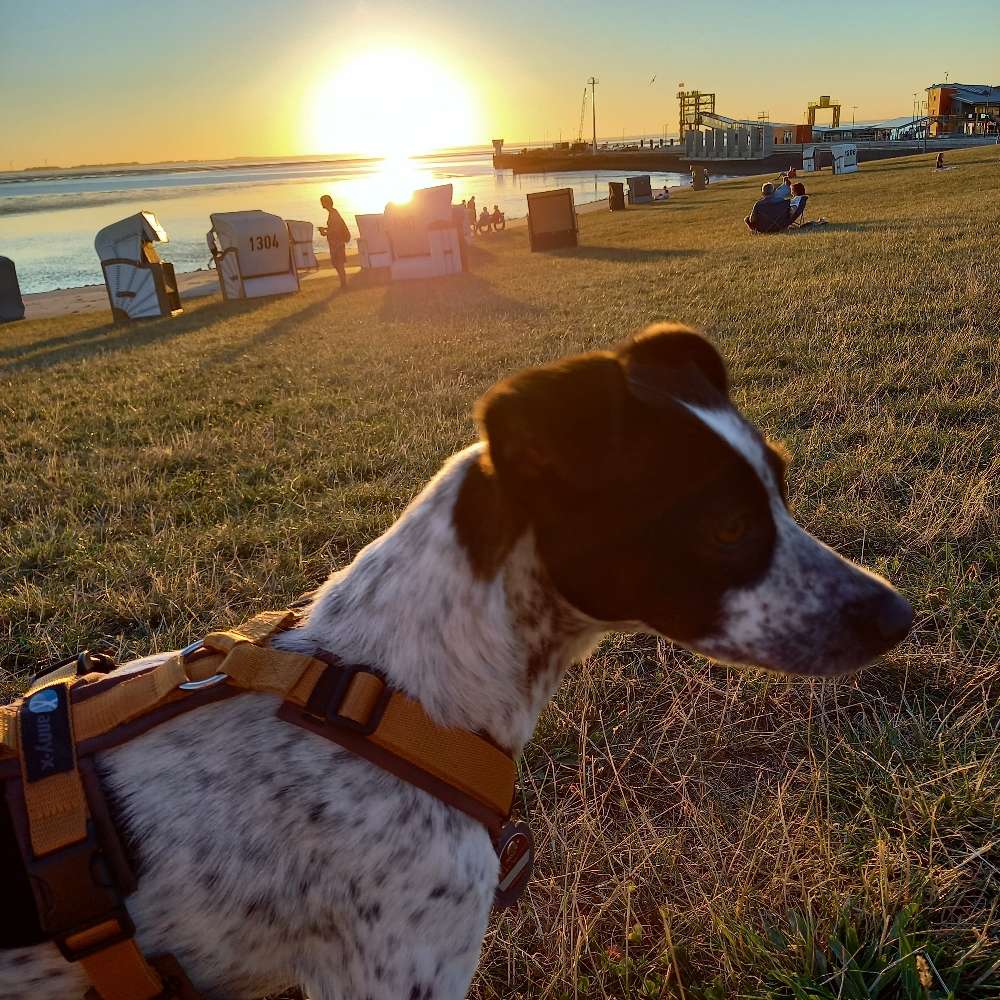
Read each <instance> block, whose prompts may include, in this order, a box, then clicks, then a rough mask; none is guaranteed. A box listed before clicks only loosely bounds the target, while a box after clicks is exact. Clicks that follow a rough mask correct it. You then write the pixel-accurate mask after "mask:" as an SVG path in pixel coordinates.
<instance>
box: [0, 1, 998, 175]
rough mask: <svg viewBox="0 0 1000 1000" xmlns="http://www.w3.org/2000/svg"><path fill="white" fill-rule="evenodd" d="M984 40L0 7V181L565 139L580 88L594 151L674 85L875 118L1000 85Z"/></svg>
mask: <svg viewBox="0 0 1000 1000" xmlns="http://www.w3.org/2000/svg"><path fill="white" fill-rule="evenodd" d="M998 42H1000V3H997V2H996V0H953V2H952V3H950V4H942V3H940V0H935V2H923V0H906V2H904V0H874V2H873V0H841V2H839V3H837V4H829V3H823V4H820V3H816V2H805V3H801V4H798V5H788V4H786V5H782V4H777V3H773V4H760V3H750V2H735V0H717V2H714V3H700V4H694V3H691V2H690V0H686V2H669V3H660V4H657V3H656V2H655V0H644V2H638V0H618V2H616V3H610V2H608V0H577V2H576V3H572V4H570V3H556V2H550V0H532V2H526V0H508V3H506V4H497V3H490V4H486V3H481V2H477V0H423V2H422V3H421V4H419V5H416V4H414V3H413V2H412V0H411V2H406V3H403V2H397V0H385V2H381V0H352V2H339V0H285V2H283V3H280V4H279V3H275V2H272V0H239V2H234V0H214V2H213V0H209V2H205V0H172V2H171V3H169V4H161V3H148V4H147V3H137V2H136V0H102V2H101V3H100V4H86V5H84V4H82V3H79V2H70V0H34V2H28V0H0V95H3V100H2V103H0V170H5V169H8V168H10V167H13V168H14V169H20V168H22V167H26V166H34V165H42V164H43V163H45V162H46V161H47V162H48V164H49V165H62V166H68V165H72V164H79V163H99V162H113V161H132V160H138V161H143V162H149V161H155V160H172V159H210V158H223V157H231V156H243V155H282V154H301V153H313V152H317V153H320V152H354V151H358V152H369V151H376V152H384V151H387V150H393V149H396V148H397V147H398V151H400V152H411V151H415V149H416V148H417V147H419V146H421V145H423V146H438V145H464V144H470V143H482V142H488V141H489V140H490V138H492V137H494V136H497V137H499V136H503V137H505V138H506V139H508V140H509V141H525V140H529V139H530V140H541V139H543V138H545V139H548V140H555V139H557V138H559V137H560V134H561V136H562V138H564V139H568V138H573V137H574V136H575V134H576V131H577V128H578V125H579V118H580V99H581V95H582V91H583V86H584V81H585V80H586V78H587V77H588V76H590V75H591V74H594V75H595V76H597V78H598V79H599V81H600V83H599V85H598V87H597V119H598V121H597V128H598V134H599V135H602V136H613V135H619V134H621V133H622V132H624V133H625V134H628V135H635V134H659V133H662V132H663V131H664V129H665V128H666V130H667V131H669V132H674V131H676V128H677V102H676V98H675V95H676V92H677V85H678V83H679V82H681V81H683V82H684V83H685V84H686V85H687V87H689V88H698V89H701V90H708V91H715V92H716V93H717V95H718V103H717V107H718V110H719V111H720V112H721V113H723V114H727V115H730V116H732V117H756V116H757V114H758V113H759V112H761V111H767V112H769V114H770V116H771V118H772V119H773V120H776V121H790V122H799V121H802V120H803V115H804V111H805V107H806V103H807V102H808V101H809V100H814V99H816V98H817V97H818V96H819V95H820V94H832V95H833V96H834V98H835V99H839V100H840V101H841V102H842V103H843V105H844V117H845V120H846V121H850V119H851V114H852V108H851V105H857V118H858V120H859V121H862V120H875V119H881V118H887V117H892V116H896V115H906V114H909V113H910V111H911V109H912V107H913V96H912V95H913V92H914V91H921V92H922V91H923V89H924V88H925V87H926V86H927V85H929V84H931V83H935V82H940V81H942V80H943V79H944V77H945V73H946V72H947V73H948V74H949V75H950V79H951V80H952V81H959V82H964V83H998V82H1000V80H998V79H997V77H998V76H1000V60H998V58H997V45H998ZM654 77H655V79H653V78H654ZM921 96H923V94H922V93H921ZM589 129H590V109H589V107H588V109H587V124H586V126H585V129H584V133H585V134H587V133H589ZM372 146H377V149H371V148H363V147H372Z"/></svg>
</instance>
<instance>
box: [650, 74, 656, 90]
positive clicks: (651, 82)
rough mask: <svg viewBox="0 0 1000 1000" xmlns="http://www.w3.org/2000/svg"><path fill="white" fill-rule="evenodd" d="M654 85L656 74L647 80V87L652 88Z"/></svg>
mask: <svg viewBox="0 0 1000 1000" xmlns="http://www.w3.org/2000/svg"><path fill="white" fill-rule="evenodd" d="M654 83H656V74H655V73H654V74H653V75H652V76H651V77H650V78H649V85H650V86H651V87H652V86H653V84H654Z"/></svg>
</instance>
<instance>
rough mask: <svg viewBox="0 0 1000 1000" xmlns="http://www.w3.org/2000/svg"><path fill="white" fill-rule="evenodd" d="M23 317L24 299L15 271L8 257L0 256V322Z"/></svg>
mask: <svg viewBox="0 0 1000 1000" xmlns="http://www.w3.org/2000/svg"><path fill="white" fill-rule="evenodd" d="M15 319H24V300H23V299H22V298H21V286H20V285H19V284H18V283H17V271H16V269H15V268H14V262H13V261H12V260H11V259H10V258H9V257H0V323H10V322H12V321H13V320H15Z"/></svg>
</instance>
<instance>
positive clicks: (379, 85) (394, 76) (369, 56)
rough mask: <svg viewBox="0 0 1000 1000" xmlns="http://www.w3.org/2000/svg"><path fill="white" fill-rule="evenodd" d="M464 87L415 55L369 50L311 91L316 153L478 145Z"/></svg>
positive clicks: (400, 153) (397, 153)
mask: <svg viewBox="0 0 1000 1000" xmlns="http://www.w3.org/2000/svg"><path fill="white" fill-rule="evenodd" d="M475 125H476V122H475V115H474V111H473V106H472V100H471V98H470V95H469V92H468V88H467V87H466V86H465V85H464V84H463V83H462V82H461V81H459V80H457V79H455V77H453V76H452V75H451V73H450V72H449V71H448V70H447V69H446V68H445V67H444V66H442V65H440V64H438V63H435V62H432V61H431V60H429V59H426V58H424V57H423V56H421V55H419V54H418V53H416V52H410V51H406V50H401V49H383V50H379V51H373V52H367V53H365V54H364V55H362V56H359V57H358V58H357V59H355V60H354V61H353V62H351V63H349V64H347V65H346V66H344V67H343V68H342V69H341V70H340V71H339V72H338V73H337V74H336V75H335V76H333V77H331V78H329V79H328V80H325V81H324V82H323V83H321V84H320V86H319V87H318V88H317V91H316V97H315V103H314V106H313V119H312V134H311V140H312V142H311V145H312V147H313V148H314V149H315V151H316V152H328V153H334V152H336V153H345V152H355V153H368V154H371V155H374V156H391V157H397V158H400V157H406V156H409V155H411V154H413V153H425V152H430V151H431V150H434V149H441V148H443V147H447V146H460V145H463V144H466V143H471V142H474V141H475V140H476V134H475V132H476V129H475Z"/></svg>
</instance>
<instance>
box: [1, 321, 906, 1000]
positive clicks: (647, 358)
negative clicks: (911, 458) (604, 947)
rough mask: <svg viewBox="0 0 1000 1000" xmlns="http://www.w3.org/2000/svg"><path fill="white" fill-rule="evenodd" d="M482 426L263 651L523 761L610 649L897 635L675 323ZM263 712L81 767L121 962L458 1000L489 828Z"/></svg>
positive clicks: (317, 995)
mask: <svg viewBox="0 0 1000 1000" xmlns="http://www.w3.org/2000/svg"><path fill="white" fill-rule="evenodd" d="M476 415H477V420H478V424H479V427H480V429H481V441H480V442H479V443H477V444H474V445H473V446H471V447H469V448H467V449H466V450H464V451H462V452H460V453H459V454H458V455H456V456H454V457H453V458H452V459H451V460H450V461H448V462H447V463H446V464H445V466H444V468H443V469H442V470H441V471H440V473H439V474H438V475H437V476H436V477H435V478H434V479H433V480H432V481H431V482H430V484H429V485H428V486H427V487H426V488H425V489H424V490H423V491H422V492H421V493H420V494H419V495H418V496H417V497H416V498H415V499H414V500H413V502H412V503H411V504H410V506H409V507H408V508H407V510H406V511H405V512H404V514H403V515H402V516H401V517H400V519H399V520H398V521H397V522H396V524H395V525H394V526H393V527H392V528H391V529H390V530H389V531H387V532H386V533H385V534H384V535H383V536H382V537H381V538H378V539H377V540H376V541H374V542H372V543H371V544H370V545H369V546H368V547H367V548H365V549H364V550H363V551H362V552H361V553H360V554H359V555H358V556H357V558H356V559H355V560H354V562H353V563H352V564H351V565H350V566H348V567H347V568H346V569H343V570H341V571H339V572H336V573H334V574H333V575H332V576H331V577H330V578H329V580H328V581H327V582H326V584H325V585H324V586H323V587H322V588H321V589H320V590H319V591H318V592H317V594H316V595H315V597H314V599H313V601H312V603H311V605H310V606H309V608H308V612H307V614H306V615H305V617H304V620H303V622H302V624H301V625H300V627H297V628H295V629H293V630H291V631H289V632H286V633H283V634H281V635H279V636H278V637H276V638H275V639H274V640H273V643H274V645H275V646H276V647H281V648H284V649H291V650H298V651H302V652H312V651H315V650H317V649H319V648H322V649H326V650H331V651H335V652H336V653H337V654H338V655H339V656H341V657H342V658H344V659H345V660H346V661H348V662H354V663H365V664H371V665H376V666H377V667H378V668H379V669H380V670H382V671H383V672H384V673H385V675H387V677H388V678H389V679H390V681H391V682H392V683H393V684H394V685H395V686H396V687H398V688H399V689H401V690H402V691H404V692H406V693H407V694H409V695H410V696H411V697H412V698H414V699H416V700H417V701H419V702H420V704H421V705H422V706H423V708H424V709H425V710H426V712H427V713H428V714H429V715H430V716H431V717H432V718H433V719H434V720H435V721H437V722H438V723H440V724H443V725H448V726H455V727H461V728H464V729H468V730H472V731H474V732H478V733H482V734H485V735H486V736H488V737H489V738H490V739H491V740H493V741H494V742H495V743H496V744H497V745H498V746H500V747H501V748H503V749H504V750H506V751H508V752H509V753H511V754H512V755H515V756H516V755H518V754H519V753H520V751H521V749H522V748H523V747H524V745H525V743H526V742H527V740H529V739H530V738H531V735H532V732H533V730H534V728H535V724H536V722H537V720H538V717H539V714H540V713H541V711H542V709H543V708H544V707H545V705H546V703H547V702H548V701H549V699H550V698H551V697H552V695H553V693H554V691H555V690H556V687H557V686H558V684H559V682H560V679H561V678H562V676H563V674H564V672H565V671H566V669H567V667H568V666H569V665H570V664H571V663H572V662H574V661H576V660H579V659H581V658H584V657H585V656H586V655H587V654H588V652H589V651H590V650H591V649H593V647H594V646H595V644H596V643H597V642H598V641H599V640H600V639H601V637H602V636H603V635H604V634H605V633H607V632H608V631H609V630H629V631H645V632H655V633H658V634H660V635H662V636H666V637H668V638H670V639H671V640H673V641H675V642H677V643H680V644H682V645H683V646H685V647H687V648H689V649H691V650H695V651H697V652H699V653H702V654H704V655H705V656H708V657H710V658H713V659H716V660H721V661H724V662H726V663H732V664H751V665H757V666H760V667H764V668H766V669H768V670H773V671H780V672H783V673H790V674H801V675H806V676H823V677H825V676H832V675H835V674H840V673H844V672H848V671H853V670H856V669H858V668H860V667H862V666H863V665H864V664H866V663H868V662H869V661H871V660H872V659H874V658H875V657H877V656H879V655H880V654H882V653H884V652H885V651H887V650H888V649H890V648H891V647H893V646H894V645H896V644H897V643H899V642H900V641H901V640H902V639H903V638H904V637H905V635H906V634H907V632H908V630H909V628H910V624H911V619H912V611H911V608H910V606H909V604H908V603H907V602H906V600H905V599H904V598H903V597H902V596H900V595H899V594H898V593H897V592H896V591H895V590H894V589H893V588H892V587H891V586H890V585H889V584H888V583H887V582H886V581H885V580H883V579H881V578H879V577H877V576H874V575H873V574H871V573H869V572H867V571H865V570H864V569H862V568H860V567H859V566H857V565H855V564H853V563H851V562H848V561H847V560H845V559H843V558H841V557H840V556H839V555H837V554H836V553H834V552H833V551H832V550H830V549H829V548H827V547H826V546H824V545H823V544H821V543H820V542H819V541H817V540H816V539H815V538H813V537H812V536H810V535H809V534H807V533H806V532H805V531H804V530H803V529H802V528H800V527H799V526H798V525H797V524H796V522H795V521H794V520H793V518H792V515H791V513H790V512H789V509H788V505H787V494H786V486H785V469H786V460H785V455H784V454H783V452H782V450H781V449H780V448H779V447H777V446H775V445H773V444H770V443H768V442H767V441H766V440H765V439H764V437H762V435H761V434H760V432H759V431H757V430H756V429H755V428H754V427H753V426H752V425H751V424H750V423H749V422H747V420H746V419H744V418H743V417H742V416H741V415H740V413H739V412H738V411H737V410H736V408H735V407H734V406H733V404H732V403H731V401H730V399H729V385H728V379H727V374H726V370H725V367H724V364H723V361H722V359H721V357H720V356H719V354H718V353H717V352H716V350H715V349H714V348H713V347H712V346H711V344H710V343H709V342H708V340H706V339H704V338H703V337H701V336H700V335H698V334H696V333H694V332H692V331H690V330H688V329H686V328H683V327H677V326H657V327H651V328H648V329H647V330H645V331H643V332H641V333H639V334H637V335H635V336H633V337H632V338H630V339H629V340H627V341H626V342H625V343H623V344H622V345H621V346H619V347H618V348H617V349H615V350H610V351H597V352H592V353H589V354H583V355H578V356H575V357H570V358H568V359H565V360H563V361H560V362H557V363H554V364H550V365H547V366H545V367H540V368H533V369H529V370H526V371H523V372H520V373H518V374H515V375H513V376H512V377H510V378H508V379H506V380H505V381H503V382H500V383H499V384H498V385H497V386H495V387H494V388H493V389H492V390H490V391H489V392H488V393H487V394H486V395H485V396H484V397H483V398H482V399H481V400H480V401H479V403H478V406H477V411H476ZM156 659H157V658H155V657H154V658H146V659H144V660H140V661H136V662H135V663H133V664H132V665H130V666H126V667H124V668H121V669H123V670H128V669H138V668H140V667H142V666H145V665H148V664H149V663H151V662H154V661H155V660H156ZM160 659H162V657H161V658H160ZM276 707H277V705H276V696H271V695H266V694H245V695H240V696H239V697H234V698H230V699H228V700H225V701H222V702H219V703H217V704H213V705H209V706H206V707H203V708H200V709H198V710H197V711H194V712H191V713H188V714H185V715H182V716H179V717H178V718H176V719H173V720H172V721H169V722H166V723H164V724H162V725H160V726H158V727H156V728H154V729H153V730H151V731H150V732H148V733H146V734H145V735H143V736H141V737H139V738H136V739H134V740H132V741H131V742H129V743H127V744H125V745H123V746H121V747H118V748H116V749H114V750H111V751H108V752H106V753H104V754H103V755H101V757H100V758H99V759H98V763H99V767H100V771H101V775H102V779H103V782H104V785H105V787H106V788H107V790H108V792H109V796H110V800H111V802H112V803H113V805H114V810H115V812H116V814H117V816H116V819H117V821H118V823H119V826H120V827H121V828H122V829H124V830H125V831H126V832H127V836H128V839H129V842H130V844H131V845H132V848H133V853H134V855H135V859H134V860H135V863H136V865H137V868H138V875H139V887H138V890H137V891H136V892H135V893H134V894H133V895H132V896H130V897H129V899H128V909H129V912H130V914H131V916H132V918H133V920H134V922H135V926H136V929H137V930H136V937H137V941H138V943H139V945H140V947H141V948H142V949H143V951H144V952H145V953H146V954H157V953H167V952H169V953H171V954H173V955H174V956H175V957H176V958H177V959H178V960H179V961H180V963H181V965H182V966H183V968H184V969H185V971H186V972H187V974H188V976H189V977H190V979H191V981H192V983H193V985H194V986H195V988H196V989H198V990H199V991H200V992H201V994H202V995H203V996H204V997H206V998H215V997H220V998H222V997H226V998H250V997H260V996H264V995H266V994H268V993H274V992H277V991H279V990H282V989H284V988H286V987H289V986H292V985H295V984H300V985H301V986H302V987H303V988H304V989H305V990H306V992H307V994H308V996H309V997H311V998H312V1000H401V998H402V1000H461V998H463V997H465V996H466V994H467V990H468V988H469V984H470V982H471V979H472V976H473V974H474V972H475V968H476V963H477V961H478V957H479V952H480V948H481V945H482V940H483V936H484V933H485V931H486V927H487V921H488V919H489V915H490V910H491V906H492V902H493V896H494V890H495V888H496V884H497V871H498V863H497V855H496V852H495V850H494V848H493V845H492V843H491V841H490V837H489V835H488V833H487V831H486V829H485V828H484V827H483V826H481V825H480V824H479V823H477V822H476V821H474V820H473V819H471V818H469V817H468V816H466V815H465V814H463V813H461V812H458V811H457V810H455V809H453V808H451V807H449V806H447V805H445V804H444V803H442V802H441V801H439V800H438V799H436V798H433V797H431V796H430V795H428V794H427V793H426V792H424V791H421V790H419V789H417V788H416V787H414V786H412V785H410V784H407V783H405V782H403V781H401V780H398V779H397V778H395V777H393V776H392V775H390V774H388V773H387V772H385V771H383V770H380V769H379V768H377V767H376V766H374V765H373V764H370V763H368V762H367V761H365V760H362V759H360V758H358V757H355V756H353V755H351V754H350V753H349V752H347V751H346V750H343V749H342V748H340V747H338V746H336V745H334V744H332V743H330V742H329V741H327V740H324V739H322V738H320V737H318V736H315V735H313V734H311V733H308V732H306V731H304V730H302V729H300V728H298V727H293V726H289V725H287V724H286V723H284V722H282V721H280V720H278V719H276V718H275V710H276ZM86 989H87V982H86V981H85V978H84V976H83V974H82V972H81V970H80V969H79V967H78V966H77V965H73V964H70V963H67V962H66V961H65V960H64V959H63V958H62V957H61V955H60V954H59V952H58V951H57V950H56V948H55V947H54V946H51V945H45V946H39V947H34V948H30V949H20V950H16V951H6V952H0V998H24V997H31V996H46V997H49V998H52V1000H59V998H66V1000H79V998H80V997H82V996H83V994H84V993H85V991H86Z"/></svg>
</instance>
